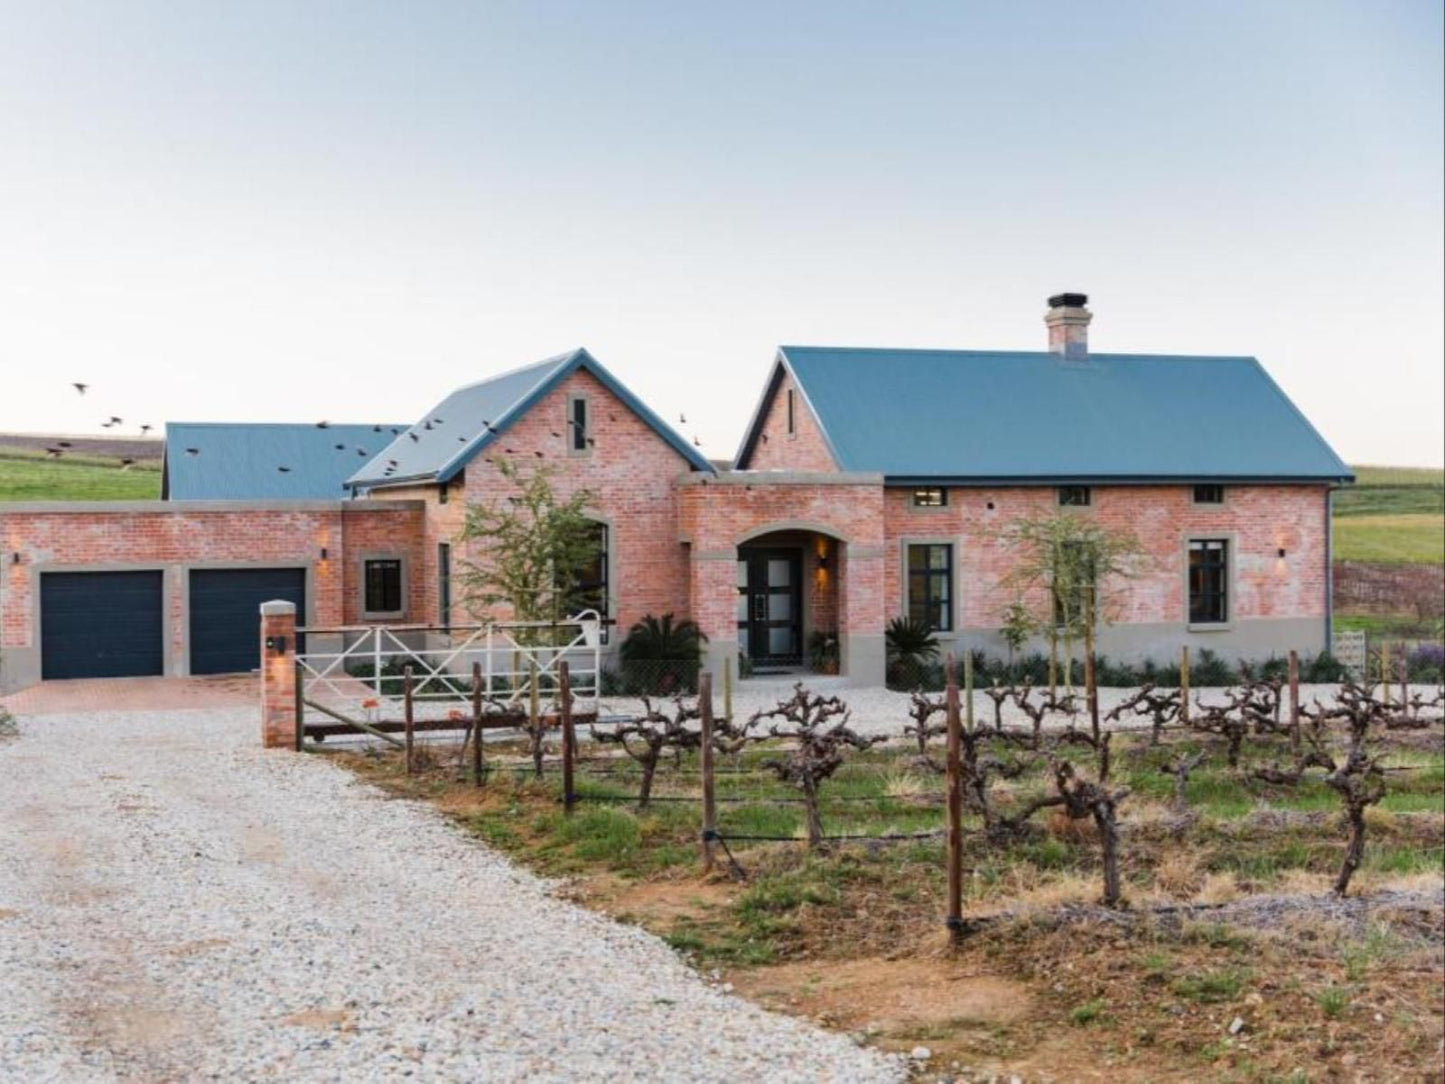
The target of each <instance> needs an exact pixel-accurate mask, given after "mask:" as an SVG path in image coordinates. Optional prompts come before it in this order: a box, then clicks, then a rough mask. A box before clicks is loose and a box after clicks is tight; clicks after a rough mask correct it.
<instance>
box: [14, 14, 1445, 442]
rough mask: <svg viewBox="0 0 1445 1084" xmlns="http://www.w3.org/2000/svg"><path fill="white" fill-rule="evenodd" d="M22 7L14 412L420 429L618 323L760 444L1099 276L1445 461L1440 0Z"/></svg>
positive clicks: (1086, 287) (723, 418)
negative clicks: (770, 377)
mask: <svg viewBox="0 0 1445 1084" xmlns="http://www.w3.org/2000/svg"><path fill="white" fill-rule="evenodd" d="M0 17H3V24H0V25H3V28H4V29H3V31H0V430H17V429H19V430H63V431H69V432H87V431H97V432H98V431H100V430H99V423H100V422H101V421H102V420H104V419H105V418H106V417H108V416H109V415H111V414H116V415H120V416H121V417H123V418H125V419H126V426H125V428H126V429H127V430H132V431H133V429H134V426H135V425H136V424H138V423H139V422H142V421H145V422H150V423H153V424H158V423H160V422H163V421H165V420H167V419H172V420H212V419H215V420H228V419H236V420H314V419H319V418H323V417H324V418H329V419H332V420H336V421H350V420H356V421H371V420H383V421H407V420H411V419H413V418H415V417H417V416H419V415H420V414H421V413H422V412H423V411H425V410H426V409H427V408H428V407H429V406H430V405H431V404H432V403H433V402H435V401H436V400H439V399H440V398H441V397H442V396H443V395H444V394H445V393H446V392H447V391H449V390H450V389H451V388H453V387H454V386H456V385H458V384H461V383H466V382H469V381H473V380H476V379H479V378H482V377H485V376H487V375H488V374H490V373H493V372H496V371H499V370H502V369H506V368H512V367H515V366H517V365H519V364H522V363H525V362H528V361H532V360H535V359H538V358H541V357H545V356H547V355H549V354H553V353H557V352H559V351H562V350H566V349H569V348H571V347H574V346H578V345H585V346H587V347H588V348H589V349H591V350H592V352H593V353H594V354H596V355H597V356H598V357H599V358H600V359H601V360H602V361H603V363H604V364H606V365H607V366H609V367H610V368H611V369H612V370H613V371H614V372H615V373H617V374H618V375H619V376H620V377H621V378H622V379H623V380H625V381H626V382H627V383H629V384H630V385H631V386H632V387H633V388H634V390H635V391H636V392H637V393H638V394H639V395H641V396H642V397H643V398H644V399H645V400H646V401H647V402H648V403H649V404H651V405H652V406H653V407H654V408H656V409H657V410H658V411H659V413H661V414H662V415H663V416H664V417H665V418H667V419H668V420H670V421H672V422H674V423H677V422H678V416H679V415H680V414H681V413H684V412H685V413H686V416H687V423H686V424H685V425H681V424H679V425H678V428H680V429H681V430H682V431H683V432H684V433H685V434H686V435H687V436H689V437H693V436H699V437H701V439H702V441H703V444H704V450H705V451H706V452H707V453H708V454H710V455H714V456H725V455H730V454H732V452H733V451H734V450H735V449H736V446H737V443H738V440H739V439H740V437H741V434H742V430H743V427H744V424H745V423H746V421H747V417H748V414H749V412H750V410H751V409H752V407H753V405H754V403H755V401H756V398H757V396H758V394H759V392H760V389H761V384H762V381H763V378H764V375H765V373H766V370H767V367H768V363H769V361H770V359H771V357H772V352H773V348H774V347H775V346H776V345H777V344H779V343H822V344H843V345H886V346H957V347H969V348H1006V349H1042V348H1043V346H1044V343H1045V333H1044V327H1043V324H1042V321H1041V317H1042V314H1043V310H1044V299H1045V297H1046V296H1047V295H1048V294H1050V293H1053V292H1057V291H1060V290H1081V291H1084V292H1087V293H1089V294H1090V295H1091V297H1092V299H1093V300H1092V303H1091V307H1092V308H1093V310H1094V312H1095V319H1094V326H1093V329H1092V332H1091V342H1092V345H1093V347H1094V348H1095V349H1097V350H1107V351H1126V352H1127V351H1134V352H1160V353H1229V354H1254V355H1256V356H1258V357H1259V358H1260V359H1261V360H1262V361H1263V362H1264V363H1265V365H1266V366H1267V367H1268V368H1269V370H1270V371H1271V373H1272V374H1273V375H1274V376H1275V378H1276V379H1277V380H1278V381H1279V382H1280V383H1281V384H1282V385H1283V387H1284V388H1285V390H1286V391H1287V392H1289V394H1290V395H1292V396H1293V397H1294V399H1295V401H1296V402H1297V403H1298V404H1299V405H1300V407H1301V408H1302V409H1303V410H1304V411H1305V412H1306V414H1308V415H1309V417H1310V418H1311V419H1312V420H1313V421H1314V422H1315V424H1316V425H1317V426H1318V427H1319V429H1320V430H1321V431H1322V432H1323V434H1324V435H1325V437H1326V438H1327V439H1328V440H1329V441H1330V442H1331V443H1332V444H1333V445H1334V447H1335V449H1336V450H1337V451H1338V452H1339V453H1340V454H1341V455H1343V456H1344V457H1345V458H1346V459H1348V460H1350V461H1352V462H1356V463H1360V462H1364V463H1401V464H1439V463H1441V461H1442V457H1445V452H1442V446H1445V432H1442V415H1445V375H1442V373H1445V342H1442V325H1445V310H1442V296H1445V270H1442V268H1445V241H1442V237H1445V212H1442V203H1445V198H1442V188H1445V167H1442V154H1445V152H1442V128H1445V114H1442V84H1445V71H1442V18H1441V4H1440V3H1439V2H1438V0H1357V2H1355V3H1340V2H1335V0H1311V2H1299V3H1269V2H1260V0H1249V2H1238V3H1236V2H1210V3H1197V2H1190V3H1184V2H1164V0H1139V2H1134V3H1128V2H1123V3H1091V4H1082V3H1078V2H1077V0H1073V2H1069V3H1058V4H1053V3H1043V2H1038V3H1031V2H1014V0H997V2H994V3H969V2H964V0H954V2H947V3H944V2H939V3H925V2H915V3H905V2H900V3H890V4H883V3H874V2H853V0H828V2H826V3H816V4H811V3H777V2H771V0H770V2H763V3H742V2H734V0H729V2H727V3H715V4H701V3H679V2H677V0H659V2H657V3H623V2H619V0H609V2H606V3H603V2H600V0H594V2H585V3H572V4H565V3H546V2H538V0H528V2H516V3H482V2H471V3H440V2H421V0H413V2H408V3H403V4H398V3H370V4H368V3H358V2H346V3H340V2H338V3H322V2H313V3H292V4H276V3H266V2H261V0H247V2H245V3H226V4H219V3H216V4H208V3H199V2H197V3H179V2H177V3H166V4H161V3H90V4H78V3H64V2H59V0H45V2H44V3H34V2H31V0H23V2H11V0H0ZM73 380H79V381H86V382H89V383H90V384H92V385H93V390H92V391H91V393H90V394H89V395H88V396H86V397H85V398H84V399H81V398H80V397H79V396H78V395H76V393H75V392H74V391H72V390H71V389H70V387H69V383H70V381H73Z"/></svg>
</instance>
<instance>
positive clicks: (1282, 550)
mask: <svg viewBox="0 0 1445 1084" xmlns="http://www.w3.org/2000/svg"><path fill="white" fill-rule="evenodd" d="M1277 556H1279V557H1281V558H1282V557H1284V547H1283V546H1281V547H1280V548H1279V553H1278V554H1277Z"/></svg>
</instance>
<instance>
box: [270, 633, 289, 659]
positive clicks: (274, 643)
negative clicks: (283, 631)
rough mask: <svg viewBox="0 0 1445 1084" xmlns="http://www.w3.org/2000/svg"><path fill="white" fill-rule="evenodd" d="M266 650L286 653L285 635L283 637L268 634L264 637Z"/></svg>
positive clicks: (280, 653)
mask: <svg viewBox="0 0 1445 1084" xmlns="http://www.w3.org/2000/svg"><path fill="white" fill-rule="evenodd" d="M266 650H267V651H269V652H270V653H271V654H273V655H284V654H286V637H284V636H268V637H266Z"/></svg>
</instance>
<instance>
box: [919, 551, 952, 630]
mask: <svg viewBox="0 0 1445 1084" xmlns="http://www.w3.org/2000/svg"><path fill="white" fill-rule="evenodd" d="M908 616H909V618H911V619H912V620H914V621H921V622H923V623H924V624H926V625H928V626H929V627H930V628H932V629H934V630H935V631H937V632H951V631H952V630H953V547H952V546H951V545H948V544H947V543H933V542H930V543H925V544H920V545H910V546H909V547H908Z"/></svg>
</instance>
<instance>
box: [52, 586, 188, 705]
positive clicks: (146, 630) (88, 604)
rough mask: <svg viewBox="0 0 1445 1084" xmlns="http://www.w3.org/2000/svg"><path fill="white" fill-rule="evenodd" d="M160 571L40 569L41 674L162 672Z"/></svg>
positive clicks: (109, 675)
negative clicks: (41, 570) (68, 570)
mask: <svg viewBox="0 0 1445 1084" xmlns="http://www.w3.org/2000/svg"><path fill="white" fill-rule="evenodd" d="M161 597H162V592H161V573H160V572H42V573H41V574H40V676H41V677H42V678H44V679H45V680H46V681H53V680H55V679H57V678H82V677H142V676H145V675H149V674H159V673H162V671H163V669H164V665H165V658H164V655H163V652H162V648H161V643H162V637H163V635H164V628H163V623H162V619H161V614H162V605H161Z"/></svg>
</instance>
